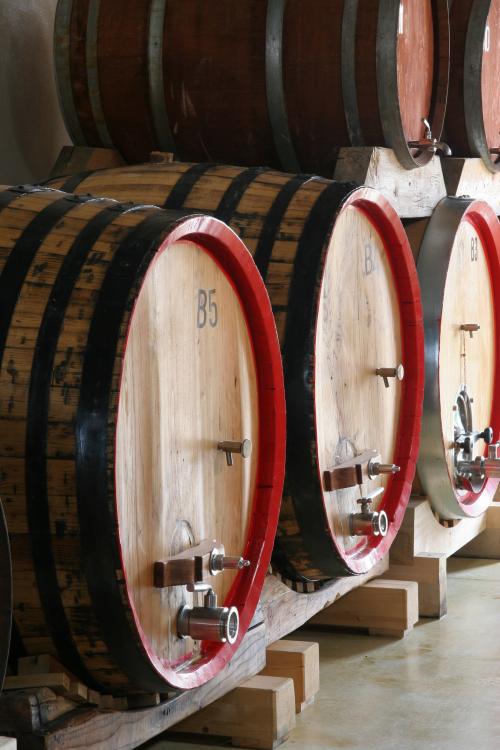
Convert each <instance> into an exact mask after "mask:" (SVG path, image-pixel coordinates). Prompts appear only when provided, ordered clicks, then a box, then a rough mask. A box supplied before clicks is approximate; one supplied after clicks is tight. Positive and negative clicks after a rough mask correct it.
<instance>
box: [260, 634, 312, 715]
mask: <svg viewBox="0 0 500 750" xmlns="http://www.w3.org/2000/svg"><path fill="white" fill-rule="evenodd" d="M261 674H262V675H267V676H269V677H291V678H292V680H293V684H294V689H295V711H296V713H300V712H301V711H303V710H304V708H306V706H309V705H310V704H311V703H313V702H314V699H315V697H316V694H317V693H318V691H319V644H318V643H309V642H308V641H288V640H283V641H277V642H276V643H273V644H272V645H271V646H269V647H268V648H267V650H266V667H265V669H263V670H262V672H261Z"/></svg>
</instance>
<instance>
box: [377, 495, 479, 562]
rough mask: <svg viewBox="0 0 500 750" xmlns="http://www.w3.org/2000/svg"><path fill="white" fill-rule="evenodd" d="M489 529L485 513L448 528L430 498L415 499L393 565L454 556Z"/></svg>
mask: <svg viewBox="0 0 500 750" xmlns="http://www.w3.org/2000/svg"><path fill="white" fill-rule="evenodd" d="M485 528H486V514H485V513H484V514H483V515H482V516H479V517H478V518H464V519H463V520H462V521H460V522H459V523H458V524H457V525H456V526H452V527H445V526H443V525H442V524H440V523H439V521H438V520H436V517H435V516H434V513H433V511H432V508H431V505H430V503H429V501H428V500H427V498H420V497H419V498H412V499H411V500H410V502H409V503H408V507H407V509H406V513H405V516H404V519H403V523H402V525H401V528H400V530H399V532H398V535H397V537H396V539H395V540H394V543H393V545H392V547H391V565H392V564H396V565H411V564H413V558H415V557H425V556H433V557H438V556H440V555H445V556H446V557H450V556H451V555H453V554H454V553H455V552H456V551H457V550H459V549H461V548H462V547H463V546H464V545H465V544H467V543H468V542H470V541H471V540H472V539H474V538H475V537H476V536H478V534H480V533H481V532H482V531H484V529H485Z"/></svg>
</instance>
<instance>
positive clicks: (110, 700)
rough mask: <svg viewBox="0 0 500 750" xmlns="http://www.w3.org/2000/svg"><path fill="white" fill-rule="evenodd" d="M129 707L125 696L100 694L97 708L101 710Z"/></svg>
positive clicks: (124, 709)
mask: <svg viewBox="0 0 500 750" xmlns="http://www.w3.org/2000/svg"><path fill="white" fill-rule="evenodd" d="M128 707H129V704H128V699H127V698H115V697H114V696H113V695H101V698H100V701H99V708H100V709H101V710H102V711H126V710H127V709H128Z"/></svg>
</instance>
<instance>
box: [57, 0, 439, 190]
mask: <svg viewBox="0 0 500 750" xmlns="http://www.w3.org/2000/svg"><path fill="white" fill-rule="evenodd" d="M117 11H118V8H117V5H116V2H114V0H59V5H58V10H57V20H56V37H55V55H56V67H57V74H58V81H59V91H60V99H61V105H62V110H63V113H64V116H65V120H66V124H67V127H68V130H69V132H70V134H71V136H72V138H73V140H74V142H75V143H76V144H78V145H88V146H96V147H98V146H106V147H114V148H117V149H118V150H119V151H120V152H121V154H122V155H123V156H124V157H125V159H126V160H127V161H129V162H138V161H141V160H142V161H143V160H145V159H147V158H148V156H149V153H150V152H151V151H153V150H158V149H159V150H162V151H172V152H176V154H177V156H178V157H179V158H180V159H184V160H189V161H218V162H223V163H229V164H244V165H248V166H254V165H262V164H265V165H269V166H272V167H275V168H278V169H284V170H285V171H287V172H300V171H305V172H312V173H315V174H321V175H324V176H326V177H331V176H332V174H333V169H334V166H335V160H336V155H337V151H338V148H339V147H341V146H349V145H353V146H375V145H378V146H388V147H391V148H393V149H394V150H395V152H396V154H397V156H398V158H399V160H400V162H401V163H402V164H403V165H404V166H405V167H406V168H408V169H411V168H413V167H415V166H417V165H420V164H424V163H426V162H427V161H428V160H429V158H430V157H431V155H432V153H433V149H432V148H431V144H430V143H429V141H428V140H426V137H425V136H426V127H425V126H424V124H423V120H424V119H427V120H428V121H429V123H430V126H431V130H432V135H433V137H434V138H436V139H439V137H440V134H441V130H442V126H443V121H444V109H445V104H446V93H447V86H448V67H449V27H448V4H447V0H362V2H358V0H356V1H355V2H354V1H352V0H349V2H347V0H346V1H345V2H344V0H314V2H311V1H310V0H237V1H235V0H217V2H216V3H213V2H212V3H210V2H206V0H183V2H182V3H179V2H175V1H173V0H122V2H121V3H120V5H119V12H117ZM422 140H423V142H424V147H423V150H422V148H418V147H413V146H409V143H419V142H420V141H422Z"/></svg>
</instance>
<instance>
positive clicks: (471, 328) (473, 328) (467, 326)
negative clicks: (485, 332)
mask: <svg viewBox="0 0 500 750" xmlns="http://www.w3.org/2000/svg"><path fill="white" fill-rule="evenodd" d="M480 328H481V326H480V325H479V324H478V323H464V324H463V325H461V326H460V330H461V331H468V332H469V336H470V338H473V336H474V334H475V333H476V332H477V331H479V330H480Z"/></svg>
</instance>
